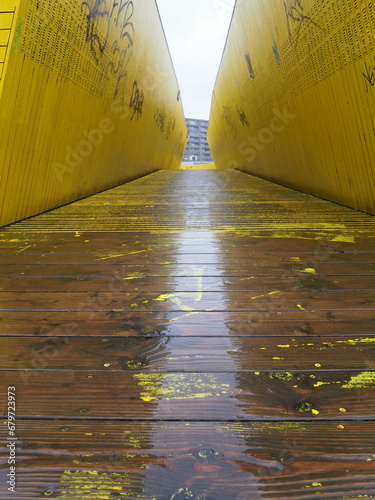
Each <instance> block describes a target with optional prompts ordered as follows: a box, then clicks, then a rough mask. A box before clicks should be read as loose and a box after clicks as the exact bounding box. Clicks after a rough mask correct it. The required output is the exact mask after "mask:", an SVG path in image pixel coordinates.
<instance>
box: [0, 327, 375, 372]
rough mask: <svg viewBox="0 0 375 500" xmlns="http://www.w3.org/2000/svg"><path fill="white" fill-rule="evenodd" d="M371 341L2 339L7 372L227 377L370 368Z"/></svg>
mask: <svg viewBox="0 0 375 500" xmlns="http://www.w3.org/2000/svg"><path fill="white" fill-rule="evenodd" d="M374 351H375V337H374V336H372V337H367V338H365V337H343V336H340V337H324V338H322V337H316V336H313V337H311V338H303V337H302V338H301V337H299V338H298V337H297V336H296V337H284V338H283V339H280V337H279V336H278V337H266V336H264V337H263V336H262V337H255V336H253V337H245V336H243V337H234V336H233V335H231V336H229V335H228V336H226V337H216V338H215V339H213V338H210V337H208V336H205V337H204V336H200V337H198V338H197V337H171V336H166V335H159V336H148V337H146V336H143V337H139V336H138V337H136V336H134V337H124V336H121V337H111V338H103V337H79V336H74V337H67V336H65V337H63V336H61V337H59V336H56V337H36V338H35V337H34V338H30V337H26V338H25V337H15V336H13V337H0V352H1V355H0V359H1V368H2V369H6V370H14V369H15V370H17V369H18V370H20V369H27V370H32V369H40V370H43V369H48V370H74V371H83V370H95V371H105V372H108V371H124V372H127V371H129V372H130V371H132V372H133V371H140V370H143V371H145V370H147V371H161V372H183V373H186V372H202V373H205V372H217V371H218V370H220V371H223V372H226V371H227V372H231V371H233V370H238V371H247V370H248V369H252V370H267V369H271V368H272V370H293V371H295V370H297V371H298V370H310V369H311V368H312V367H314V363H313V361H315V363H318V362H319V364H320V365H321V366H322V367H324V369H325V370H340V369H341V370H367V369H369V368H372V367H373V356H374Z"/></svg>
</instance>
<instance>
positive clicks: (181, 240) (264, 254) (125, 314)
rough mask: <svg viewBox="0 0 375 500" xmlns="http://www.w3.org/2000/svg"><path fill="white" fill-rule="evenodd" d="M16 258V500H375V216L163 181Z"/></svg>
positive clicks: (185, 180)
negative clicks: (365, 499)
mask: <svg viewBox="0 0 375 500" xmlns="http://www.w3.org/2000/svg"><path fill="white" fill-rule="evenodd" d="M0 245H1V246H0V254H1V255H0V274H1V282H0V301H1V302H0V309H1V311H0V326H1V337H0V346H1V351H0V352H1V354H0V359H1V369H2V373H1V408H2V424H3V425H2V434H1V468H0V478H1V486H0V498H1V499H6V500H9V499H35V498H55V499H80V500H91V499H97V500H113V499H138V498H141V499H147V500H253V499H256V500H258V499H259V500H260V499H275V500H284V499H288V500H289V499H301V500H302V499H303V500H311V499H316V498H321V499H348V498H350V499H359V498H370V499H371V498H372V499H374V498H375V493H374V492H375V472H374V463H375V446H374V445H375V395H374V387H375V356H374V354H375V280H374V275H375V228H374V222H373V217H371V216H369V215H365V214H362V213H360V212H356V211H353V210H351V209H348V208H344V207H341V206H339V205H335V204H333V203H330V202H326V201H323V200H320V199H316V198H313V197H311V196H308V195H305V194H302V193H299V192H295V191H292V190H289V189H286V188H284V187H281V186H278V185H275V184H272V183H269V182H266V181H263V180H260V179H257V178H254V177H251V176H248V175H246V174H243V173H240V172H238V171H215V170H200V171H180V172H167V171H162V172H158V173H155V174H152V175H150V176H147V177H144V178H142V179H139V180H136V181H134V182H131V183H129V184H126V185H123V186H120V187H118V188H115V189H112V190H110V191H106V192H103V193H101V194H98V195H95V196H92V197H90V198H87V199H84V200H82V201H79V202H76V203H74V204H71V205H69V206H65V207H63V208H59V209H56V210H54V211H52V212H49V213H46V214H43V215H40V216H38V217H34V218H32V219H29V220H27V221H24V222H21V223H18V224H15V225H13V226H10V227H7V228H5V229H3V230H2V231H0ZM9 388H10V389H9ZM8 393H9V395H10V396H9V418H8V406H7V399H8ZM13 394H15V400H16V404H15V412H13ZM12 413H15V414H16V421H15V429H14V427H13V420H12ZM12 433H13V434H12ZM12 443H15V446H14V447H13V448H12V446H13V445H12ZM13 458H14V459H15V470H13V469H11V467H12V464H11V463H8V460H9V461H10V462H12V459H13ZM13 473H15V479H16V486H15V492H13V491H9V490H8V488H12V486H11V483H12V474H13ZM9 474H10V475H9ZM13 478H14V474H13ZM7 481H10V482H9V483H8V482H7Z"/></svg>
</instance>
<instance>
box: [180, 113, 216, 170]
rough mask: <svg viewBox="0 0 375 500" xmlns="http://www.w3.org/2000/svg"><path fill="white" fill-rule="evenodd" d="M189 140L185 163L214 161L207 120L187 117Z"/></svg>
mask: <svg viewBox="0 0 375 500" xmlns="http://www.w3.org/2000/svg"><path fill="white" fill-rule="evenodd" d="M186 125H187V128H188V134H189V141H188V143H187V146H186V150H185V155H184V160H183V163H184V164H186V163H191V162H193V163H213V159H212V156H211V151H210V147H209V145H208V142H207V129H208V121H207V120H194V119H192V118H186Z"/></svg>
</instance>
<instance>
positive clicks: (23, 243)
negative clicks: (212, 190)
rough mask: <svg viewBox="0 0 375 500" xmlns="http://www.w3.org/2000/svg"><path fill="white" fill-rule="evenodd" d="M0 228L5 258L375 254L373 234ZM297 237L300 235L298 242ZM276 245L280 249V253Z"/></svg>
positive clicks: (315, 257) (0, 245)
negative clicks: (93, 254)
mask: <svg viewBox="0 0 375 500" xmlns="http://www.w3.org/2000/svg"><path fill="white" fill-rule="evenodd" d="M14 230H15V226H12V230H10V228H9V229H7V230H5V231H6V232H4V230H3V232H1V229H0V253H1V254H9V252H11V253H16V254H17V255H21V254H22V253H24V252H26V253H41V254H48V253H51V252H56V253H63V254H64V253H65V254H69V253H70V254H71V253H77V254H82V253H91V252H94V251H98V252H101V253H103V252H104V253H105V252H109V251H112V252H122V253H125V252H126V253H127V254H129V253H130V254H131V253H133V252H136V253H135V255H136V254H138V253H151V252H152V253H172V254H174V253H176V251H177V252H178V253H179V254H181V253H199V254H202V253H211V254H216V253H217V252H220V255H226V254H228V253H232V252H236V253H246V254H249V255H250V256H252V254H253V253H255V254H262V253H266V254H269V253H285V254H289V255H291V256H299V257H301V258H302V259H304V258H305V254H308V256H309V258H311V256H313V257H314V259H315V260H318V261H321V260H324V259H325V257H326V256H327V255H330V254H331V253H342V252H345V253H349V254H355V255H357V254H361V253H364V254H367V253H373V252H375V240H374V238H373V235H371V233H369V234H366V235H365V236H362V235H361V234H360V233H359V234H358V233H353V234H350V233H349V235H348V234H344V233H345V232H344V231H341V232H340V231H334V232H327V233H325V234H324V233H323V234H322V233H319V234H317V233H314V232H310V234H308V235H306V238H304V237H303V236H304V234H303V233H301V232H299V231H297V232H295V233H294V234H293V235H290V234H288V233H287V232H285V231H282V230H281V231H280V232H278V233H272V234H269V233H270V232H269V231H268V232H267V231H263V232H262V233H261V234H254V233H250V232H249V234H246V233H243V234H236V233H235V232H233V233H231V234H228V233H226V232H224V231H216V232H215V231H211V232H205V231H199V232H198V231H196V232H178V233H176V234H173V233H168V232H167V233H163V232H162V228H159V231H158V233H157V234H155V233H147V232H142V233H137V232H121V231H119V232H113V233H111V232H88V231H65V232H64V231H61V232H54V233H52V234H48V233H38V232H31V231H27V230H26V231H25V232H24V233H20V232H19V231H17V232H16V233H15V232H14ZM298 236H301V238H299V237H298ZM275 242H277V247H276V248H275Z"/></svg>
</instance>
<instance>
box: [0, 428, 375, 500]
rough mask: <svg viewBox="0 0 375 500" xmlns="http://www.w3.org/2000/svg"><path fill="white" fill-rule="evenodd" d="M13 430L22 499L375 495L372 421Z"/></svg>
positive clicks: (280, 498)
mask: <svg viewBox="0 0 375 500" xmlns="http://www.w3.org/2000/svg"><path fill="white" fill-rule="evenodd" d="M18 430H19V433H20V435H22V447H20V449H19V455H18V464H19V467H18V489H19V492H22V495H23V496H22V498H45V497H47V498H48V497H51V498H65V499H75V500H76V499H77V498H83V499H88V498H98V497H99V498H106V499H107V498H108V499H113V498H122V497H125V498H129V497H130V498H137V497H139V498H144V499H147V500H151V499H154V498H156V499H162V500H164V499H165V500H170V499H172V498H173V499H174V500H175V499H176V498H177V499H184V500H186V499H196V500H205V499H206V500H208V499H215V500H228V499H241V500H252V499H261V498H277V499H278V500H289V499H290V498H304V499H305V498H315V497H318V498H319V497H320V498H325V499H328V498H348V497H349V498H371V497H372V495H373V492H374V489H375V481H374V477H373V467H374V465H373V464H374V460H375V456H374V445H375V442H374V436H375V427H374V423H373V422H362V423H359V422H348V421H340V420H338V421H336V422H285V423H283V424H280V423H273V422H222V423H214V424H211V423H200V422H191V423H188V422H186V423H184V422H181V423H180V422H168V423H162V422H136V423H132V422H113V421H104V422H90V421H86V422H79V421H72V420H61V421H58V422H53V421H47V422H46V421H43V420H42V421H41V420H34V421H27V422H25V421H21V422H19V424H18ZM348 443H350V446H348ZM2 445H3V443H2ZM1 451H2V452H3V451H4V449H3V448H2V449H1ZM333 464H335V466H334V467H333ZM4 490H5V488H4V483H2V484H1V489H0V495H1V497H2V498H7V497H6V491H4ZM19 498H21V497H19Z"/></svg>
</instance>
